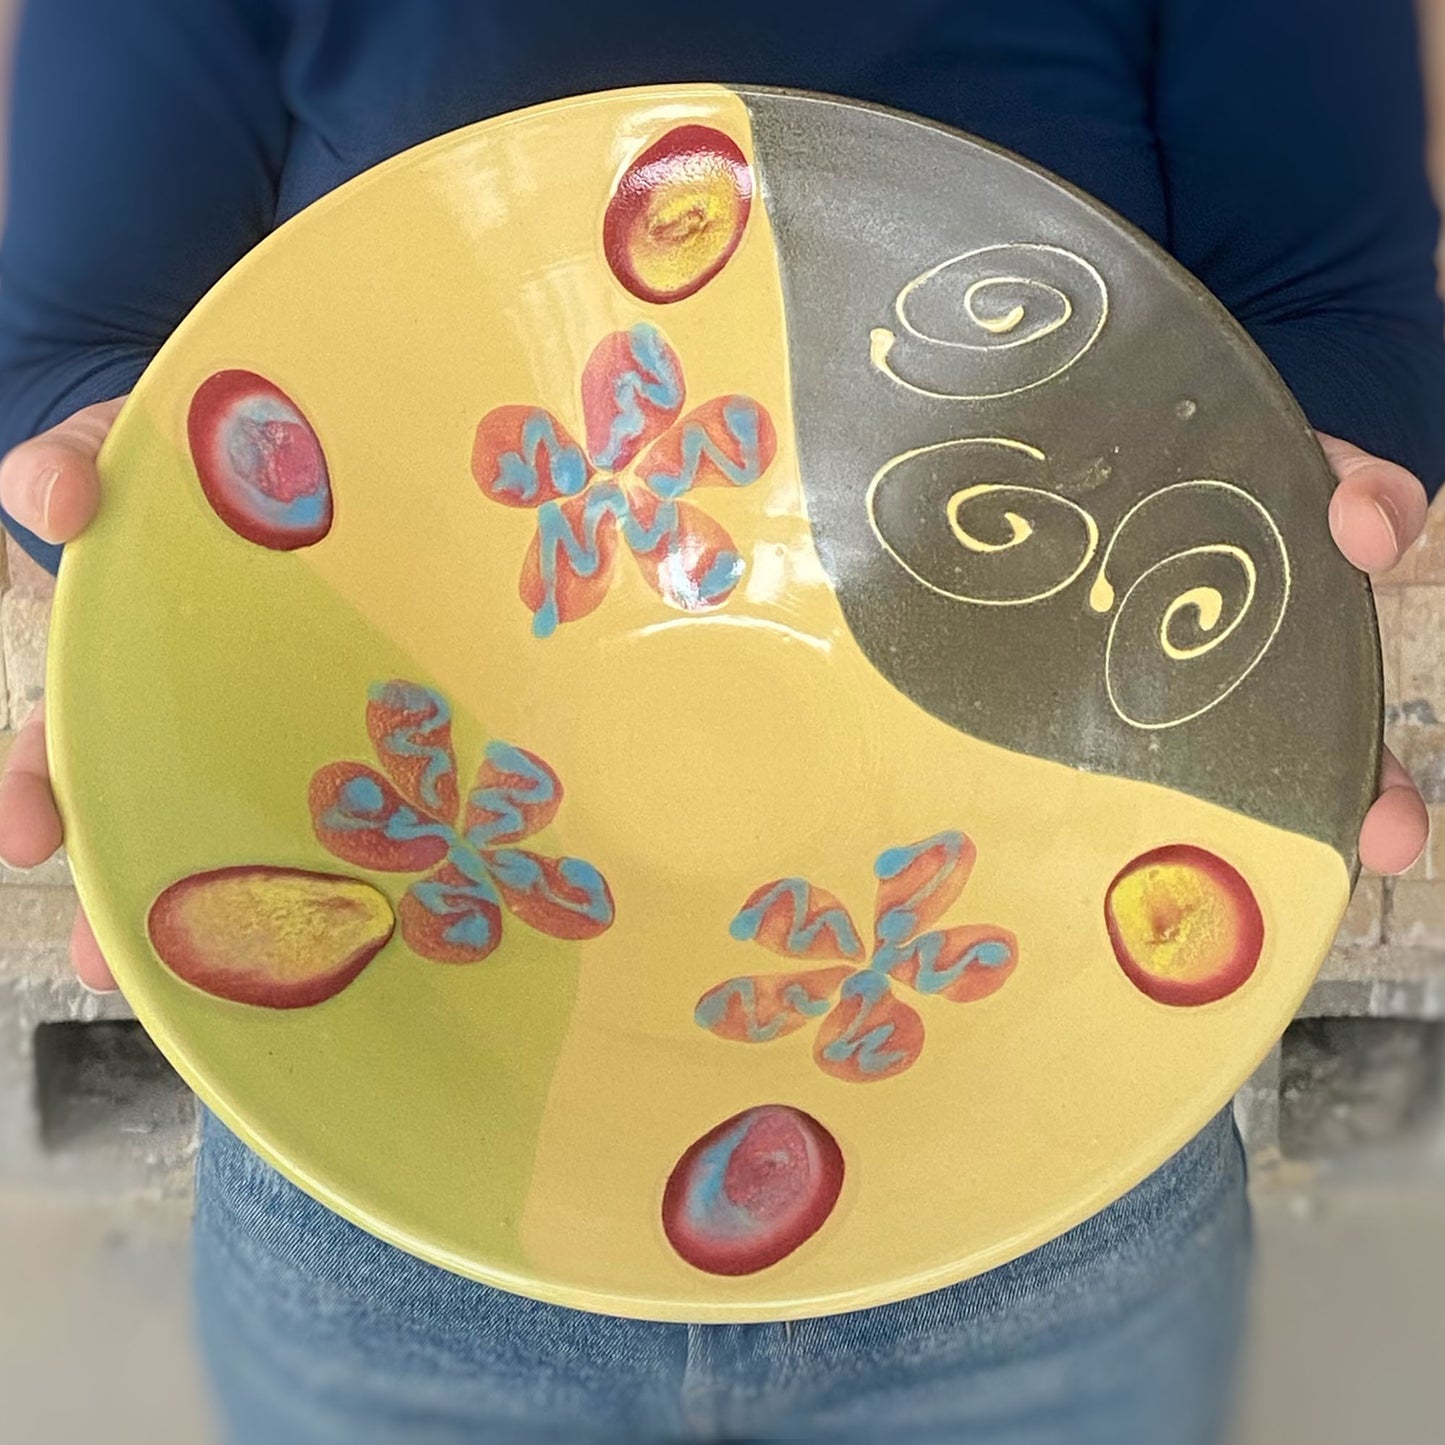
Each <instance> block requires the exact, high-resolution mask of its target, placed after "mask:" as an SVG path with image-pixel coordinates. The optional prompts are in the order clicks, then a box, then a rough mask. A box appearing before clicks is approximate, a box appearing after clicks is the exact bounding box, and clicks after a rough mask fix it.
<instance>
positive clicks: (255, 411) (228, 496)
mask: <svg viewBox="0 0 1445 1445" xmlns="http://www.w3.org/2000/svg"><path fill="white" fill-rule="evenodd" d="M186 430H187V436H188V439H189V441H190V446H191V459H192V461H193V462H194V463H195V467H196V475H197V476H198V477H199V478H200V482H201V490H202V491H203V492H204V493H205V495H206V500H207V501H208V502H209V503H210V504H211V507H212V509H213V510H214V511H215V513H216V515H217V516H218V517H220V519H221V520H222V521H223V522H224V523H225V524H226V525H227V526H228V527H229V528H230V529H231V530H232V531H233V532H235V533H237V534H238V535H239V536H242V537H244V538H246V540H247V541H248V542H254V543H256V545H257V546H258V547H269V548H271V549H273V550H276V551H291V550H292V549H294V548H296V547H309V546H311V545H312V544H313V543H315V542H319V541H320V540H321V539H322V538H323V537H324V536H325V535H326V534H327V532H328V531H330V529H331V479H330V476H329V474H328V472H327V469H326V458H325V456H324V455H323V454H322V451H321V442H320V441H319V439H318V438H317V436H316V431H315V429H314V428H313V427H312V425H311V423H310V422H309V421H307V419H306V418H305V416H303V415H302V413H301V410H300V408H299V407H297V405H296V404H295V402H293V401H292V400H291V398H290V397H288V396H287V395H286V394H285V392H283V391H282V390H281V389H280V388H279V387H277V386H275V385H274V384H273V383H271V382H269V381H267V380H266V378H265V377H263V376H257V375H256V374H255V373H254V372H251V371H218V372H216V373H215V374H214V375H212V376H210V377H208V378H207V379H206V380H205V381H204V382H203V383H202V384H201V385H200V387H198V388H197V390H196V394H195V396H194V397H192V398H191V409H190V415H189V417H188V418H187V425H186Z"/></svg>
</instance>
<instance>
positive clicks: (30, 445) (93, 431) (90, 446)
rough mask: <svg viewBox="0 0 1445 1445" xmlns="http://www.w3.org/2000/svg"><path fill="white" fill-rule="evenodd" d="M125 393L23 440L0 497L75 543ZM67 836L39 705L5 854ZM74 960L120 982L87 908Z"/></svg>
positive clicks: (92, 505)
mask: <svg viewBox="0 0 1445 1445" xmlns="http://www.w3.org/2000/svg"><path fill="white" fill-rule="evenodd" d="M123 401H124V398H123V397H122V398H119V399H118V400H116V401H103V402H99V403H98V404H97V405H95V406H88V407H86V408H85V409H84V410H82V411H78V412H76V413H75V415H74V416H72V417H71V418H70V419H69V420H68V421H63V422H61V423H60V425H59V426H57V427H53V428H52V429H51V430H50V431H48V432H42V433H41V435H40V436H38V437H32V438H31V439H30V440H29V441H28V442H22V443H21V444H20V445H19V446H18V447H16V448H15V450H14V451H12V452H11V453H10V454H9V456H7V457H6V458H5V460H4V461H3V462H0V502H3V503H4V506H5V510H6V511H7V512H9V513H10V515H11V516H12V517H14V518H15V520H16V521H17V522H19V523H20V524H21V525H22V526H25V527H28V528H29V529H30V530H31V531H32V532H34V533H35V535H36V536H37V537H42V538H44V540H45V541H47V542H69V541H70V540H71V538H73V537H77V536H79V535H80V533H81V532H83V531H84V530H85V529H86V527H88V526H89V525H90V519H91V518H92V517H94V516H95V510H96V507H97V506H98V505H99V504H100V479H99V477H98V476H97V474H96V469H95V459H96V457H97V456H98V455H99V454H100V447H101V443H102V442H103V441H104V440H105V438H106V436H107V435H108V433H109V432H110V429H111V427H112V426H113V425H114V423H115V418H116V415H117V413H118V412H119V411H120V408H121V404H122V402H123ZM62 842H64V835H63V832H62V829H61V826H60V813H59V811H58V810H57V809H56V806H55V795H54V793H53V792H52V791H51V788H50V768H49V765H48V764H47V762H46V759H45V704H44V702H43V701H41V702H40V703H37V704H36V707H35V710H34V712H32V713H31V714H30V716H29V718H28V719H26V722H25V725H24V726H23V727H22V728H21V729H20V731H19V733H18V734H16V737H15V741H14V743H13V744H11V747H10V755H9V757H8V758H7V759H6V760H5V769H4V772H3V773H0V859H3V860H4V861H5V862H6V863H8V864H9V865H10V866H11V867H12V868H34V867H35V866H36V865H37V864H40V863H43V862H44V861H45V860H46V859H47V858H49V857H50V855H51V854H52V853H54V852H55V851H56V849H57V848H59V847H60V845H61V843H62ZM70 962H71V965H72V966H73V967H74V969H75V972H76V974H77V975H78V976H79V978H80V981H81V982H82V983H83V984H85V985H86V986H87V987H88V988H93V989H99V990H102V991H105V992H109V991H110V990H112V989H114V988H115V986H116V985H115V979H114V977H113V976H112V974H111V971H110V968H109V966H108V965H107V963H106V961H105V959H104V957H103V956H102V954H101V951H100V945H99V944H97V943H96V941H95V934H94V933H93V932H92V931H91V927H90V923H89V922H88V921H87V919H86V917H85V914H84V913H83V912H77V913H76V915H75V927H74V928H73V929H72V930H71V934H70Z"/></svg>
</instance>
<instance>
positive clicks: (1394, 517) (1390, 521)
mask: <svg viewBox="0 0 1445 1445" xmlns="http://www.w3.org/2000/svg"><path fill="white" fill-rule="evenodd" d="M1374 502H1375V510H1376V511H1377V512H1378V513H1379V514H1380V520H1381V521H1382V522H1383V523H1384V524H1385V526H1386V528H1387V529H1388V531H1389V533H1390V541H1391V542H1392V543H1394V547H1395V551H1396V552H1398V551H1399V550H1400V518H1399V515H1398V514H1397V513H1396V511H1395V504H1394V502H1393V501H1392V500H1391V499H1390V498H1389V497H1384V496H1382V497H1376V498H1375V499H1374Z"/></svg>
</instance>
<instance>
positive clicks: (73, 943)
mask: <svg viewBox="0 0 1445 1445" xmlns="http://www.w3.org/2000/svg"><path fill="white" fill-rule="evenodd" d="M70 966H71V967H72V968H73V969H74V970H75V975H76V977H77V978H78V979H79V980H80V981H81V983H83V984H84V985H85V986H86V988H89V989H94V990H95V992H96V993H114V992H115V989H116V982H115V975H114V974H112V973H111V971H110V965H109V964H108V963H106V961H105V958H104V956H103V955H102V953H101V951H100V944H98V943H97V942H96V941H95V934H94V932H92V930H91V927H90V920H89V919H88V918H87V917H86V916H85V911H84V910H83V909H77V910H76V914H75V926H74V928H72V929H71V931H70Z"/></svg>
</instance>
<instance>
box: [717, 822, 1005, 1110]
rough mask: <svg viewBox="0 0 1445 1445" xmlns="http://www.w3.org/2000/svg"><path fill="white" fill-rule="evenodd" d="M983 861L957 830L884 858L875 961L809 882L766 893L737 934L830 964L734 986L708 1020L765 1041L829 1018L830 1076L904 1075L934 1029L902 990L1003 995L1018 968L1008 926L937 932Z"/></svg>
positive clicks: (748, 908)
mask: <svg viewBox="0 0 1445 1445" xmlns="http://www.w3.org/2000/svg"><path fill="white" fill-rule="evenodd" d="M977 852H978V850H977V849H976V847H975V846H974V844H973V842H972V840H971V839H969V838H968V837H966V836H965V835H964V834H963V833H960V832H957V831H949V832H943V833H936V834H934V836H933V837H931V838H925V839H924V840H923V841H922V842H919V843H911V844H908V845H906V846H904V847H900V848H889V849H887V850H885V851H884V852H883V853H880V854H879V855H878V858H877V860H876V861H875V863H874V865H873V871H874V874H875V876H876V877H877V879H878V895H877V899H876V902H875V906H874V924H873V945H872V949H871V957H870V956H869V951H868V950H865V948H864V944H863V940H862V937H861V936H860V934H859V932H858V929H857V927H856V926H855V924H854V923H853V920H852V917H851V916H850V915H849V913H848V910H847V908H845V907H844V905H843V904H842V903H841V902H840V901H839V899H838V898H837V897H835V896H834V895H833V894H832V893H829V892H828V891H827V890H826V889H824V888H819V887H818V886H817V885H816V884H813V883H809V882H808V881H807V880H806V879H803V878H780V879H777V880H775V881H773V882H771V883H765V884H763V886H762V887H761V888H758V889H756V890H754V892H753V893H752V895H751V896H750V897H749V898H748V900H747V902H746V903H744V904H743V907H742V909H741V911H740V912H739V913H738V915H737V917H736V918H734V919H733V921H732V927H731V932H732V936H733V937H734V938H736V939H739V940H741V941H747V942H755V943H760V944H762V946H763V947H764V948H767V949H770V950H772V951H773V952H774V953H778V954H781V955H782V956H783V957H785V958H794V959H808V960H810V961H811V962H813V963H816V964H819V965H821V966H819V967H815V968H809V969H803V970H798V971H794V972H791V973H780V974H744V975H740V976H738V977H736V978H729V979H726V980H725V981H724V982H722V983H720V984H718V985H717V986H716V987H715V988H712V989H709V990H708V991H707V993H705V994H703V996H702V998H700V999H699V1000H698V1003H697V1008H696V1010H695V1012H694V1017H695V1019H696V1021H697V1023H698V1024H699V1026H700V1027H702V1028H705V1029H707V1030H708V1032H709V1033H712V1034H716V1035H717V1037H718V1038H722V1039H728V1040H731V1041H733V1042H736V1043H749V1044H757V1043H768V1042H770V1041H771V1040H773V1039H779V1038H782V1037H784V1036H785V1035H787V1034H790V1033H793V1032H795V1031H796V1030H798V1029H800V1028H802V1027H803V1026H804V1025H805V1024H808V1023H810V1022H813V1021H821V1024H820V1027H819V1030H818V1036H817V1039H816V1041H815V1043H814V1048H813V1058H814V1060H815V1061H816V1062H817V1064H818V1067H819V1068H821V1069H822V1070H823V1071H824V1072H825V1073H828V1074H831V1075H833V1076H834V1077H835V1078H839V1079H845V1080H848V1081H849V1082H852V1083H869V1082H873V1081H876V1080H879V1079H888V1078H892V1077H893V1076H894V1075H896V1074H901V1073H902V1072H903V1071H904V1070H905V1069H908V1068H910V1067H912V1065H913V1064H914V1063H915V1062H916V1061H917V1059H918V1056H919V1054H920V1053H922V1051H923V1040H924V1030H923V1020H922V1018H921V1017H920V1016H919V1014H918V1012H917V1010H915V1009H914V1008H913V1007H911V1006H910V1005H909V1004H908V1003H906V1002H904V1000H903V999H902V998H900V997H899V996H898V994H897V993H896V992H895V991H894V990H895V986H896V985H902V986H904V987H906V988H908V989H911V990H912V991H913V992H915V993H917V994H920V995H923V996H925V997H928V996H934V997H939V998H945V999H948V1000H950V1001H951V1002H954V1003H969V1002H972V1001H973V1000H975V999H981V998H985V997H987V995H989V994H991V993H993V992H995V991H996V990H997V989H999V988H1001V987H1002V986H1003V984H1004V982H1005V981H1006V980H1007V979H1008V976H1009V975H1010V974H1011V973H1012V972H1013V970H1014V968H1015V966H1016V965H1017V963H1018V940H1017V939H1016V938H1015V937H1014V935H1013V934H1012V933H1010V932H1009V931H1008V930H1007V929H1004V928H997V927H994V926H993V925H976V924H960V925H955V926H953V927H948V928H941V929H935V928H934V927H933V925H934V924H935V923H937V922H938V921H939V920H940V919H941V918H942V917H943V915H944V914H945V913H946V912H947V911H948V910H949V909H950V908H951V907H953V905H954V904H955V903H956V902H957V901H958V898H959V896H960V894H961V893H962V892H963V887H964V884H965V883H967V882H968V878H969V875H970V874H971V873H972V871H973V865H974V862H975V860H976V858H977ZM865 959H866V960H867V962H866V963H865Z"/></svg>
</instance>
